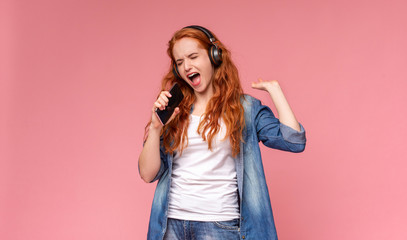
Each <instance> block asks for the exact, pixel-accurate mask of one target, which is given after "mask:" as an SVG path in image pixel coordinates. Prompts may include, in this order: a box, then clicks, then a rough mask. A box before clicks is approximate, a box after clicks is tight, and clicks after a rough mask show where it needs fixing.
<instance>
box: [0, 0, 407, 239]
mask: <svg viewBox="0 0 407 240" xmlns="http://www.w3.org/2000/svg"><path fill="white" fill-rule="evenodd" d="M144 2H145V1H139V2H136V1H124V0H120V1H106V0H103V1H100V0H98V1H96V0H93V1H91V0H87V1H79V0H78V1H51V0H39V1H28V0H21V1H13V2H12V1H11V0H10V1H2V3H1V4H0V9H2V10H0V11H1V12H0V27H1V39H0V43H1V44H0V45H1V47H0V50H1V54H0V55H1V56H0V61H1V66H0V70H1V73H0V74H1V75H0V77H1V87H0V88H1V89H0V95H1V97H0V100H1V102H0V107H1V112H2V114H0V115H1V116H0V121H1V125H0V126H1V128H0V135H1V137H0V143H1V145H0V151H1V153H0V154H1V155H0V157H1V162H0V164H1V165H0V214H1V216H0V224H1V225H0V239H5V240H26V239H36V240H37V239H38V240H40V239H41V240H48V239H50V240H51V239H58V240H72V239H78V240H81V239H98V240H103V239H106V240H110V239H129V240H130V239H145V236H146V232H147V222H148V217H149V211H150V206H151V200H152V197H153V191H154V188H155V184H145V183H144V182H142V181H141V179H140V178H139V176H138V171H137V158H138V155H139V153H140V151H141V147H142V137H143V128H144V125H145V124H146V122H147V121H148V119H149V113H150V109H151V107H152V103H153V101H154V98H155V96H156V94H157V91H158V89H159V82H160V79H161V77H162V76H163V74H164V73H165V71H166V70H167V68H168V66H169V59H168V58H167V56H166V53H165V50H166V44H167V41H168V40H169V38H170V36H171V34H172V33H173V32H174V31H176V30H177V29H179V28H181V27H183V26H186V25H189V24H200V25H203V26H206V27H208V28H209V29H211V30H212V31H214V32H215V33H216V34H217V35H218V36H219V38H220V39H221V40H222V41H223V42H224V43H225V44H226V45H227V46H229V48H230V50H231V51H232V53H233V58H234V60H235V62H236V64H237V65H238V67H239V69H240V74H241V77H242V81H243V86H244V89H245V91H246V92H247V93H250V94H252V95H254V96H256V97H258V98H260V99H262V100H263V101H264V103H267V104H271V100H270V99H269V98H268V97H267V95H266V94H264V93H262V92H258V91H255V90H252V89H250V82H251V81H253V80H255V79H256V78H257V77H263V78H264V79H278V80H279V81H280V83H281V85H282V86H283V89H284V91H285V92H286V95H287V97H288V99H289V102H290V103H291V105H292V107H293V109H294V111H295V112H296V115H297V117H298V119H299V120H300V122H301V123H303V125H304V126H305V128H306V130H307V137H308V145H307V148H306V150H305V152H304V153H301V154H291V153H285V152H279V151H274V150H270V149H266V148H263V157H264V164H265V167H266V175H267V181H268V184H269V189H270V194H271V200H272V205H273V208H274V214H275V220H276V224H277V230H278V233H279V237H280V239H283V240H286V239H292V240H298V239H305V240H307V239H309V240H311V239H312V240H326V239H330V240H336V239H338V240H339V239H373V240H374V239H400V240H401V239H407V231H406V225H407V207H406V205H405V204H406V202H407V190H406V186H407V177H406V169H407V164H406V161H405V160H406V154H407V150H406V147H405V146H404V145H405V144H403V143H405V142H406V141H405V137H406V135H407V127H406V126H407V125H406V120H405V119H406V117H407V108H406V102H407V95H406V94H405V93H404V92H405V91H406V90H407V81H406V80H407V67H406V66H407V45H406V42H407V26H406V25H407V17H406V14H405V13H406V12H407V5H406V3H405V1H403V0H399V1H398V0H387V1H385V0H373V1H364V0H357V1H350V0H349V1H340V0H337V1H320V0H307V1H305V0H288V1H282V0H275V1H247V2H245V3H236V1H229V3H225V1H213V0H211V1H205V2H203V1H199V2H197V1H157V0H153V1H150V3H149V4H146V3H144Z"/></svg>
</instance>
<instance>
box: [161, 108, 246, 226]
mask: <svg viewBox="0 0 407 240" xmlns="http://www.w3.org/2000/svg"><path fill="white" fill-rule="evenodd" d="M190 116H191V117H190V118H191V119H190V123H189V126H188V146H187V147H186V148H185V149H184V151H183V153H182V155H181V156H180V155H179V154H178V153H176V155H175V156H174V160H173V170H172V181H171V188H170V199H169V209H168V217H169V218H175V219H182V220H190V221H228V220H232V219H236V218H239V203H238V195H237V194H238V193H237V177H236V169H235V161H234V158H233V157H232V149H231V145H230V141H229V138H226V139H225V140H223V141H222V139H223V138H224V136H225V134H226V126H225V125H224V123H223V121H221V130H220V131H219V133H218V135H217V136H216V138H215V139H214V141H213V144H212V151H211V150H209V149H208V143H207V142H205V141H203V139H202V136H201V135H199V134H198V133H197V129H198V125H199V121H200V117H199V116H196V115H192V114H191V115H190Z"/></svg>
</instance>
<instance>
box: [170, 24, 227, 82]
mask: <svg viewBox="0 0 407 240" xmlns="http://www.w3.org/2000/svg"><path fill="white" fill-rule="evenodd" d="M185 28H193V29H196V30H199V31H201V32H203V33H205V35H206V36H207V37H208V38H209V41H211V43H212V46H211V47H210V48H209V49H208V54H209V59H210V60H211V63H212V64H213V65H214V66H215V67H218V66H219V65H220V64H221V63H222V49H220V48H219V47H218V44H217V43H216V42H217V41H216V39H215V37H214V36H213V35H212V33H211V32H210V31H209V30H208V29H206V28H204V27H201V26H198V25H191V26H187V27H184V28H183V29H185ZM172 72H173V73H174V75H175V76H176V77H178V78H179V79H182V77H181V75H180V74H179V72H178V67H177V64H176V63H175V62H174V64H173V67H172Z"/></svg>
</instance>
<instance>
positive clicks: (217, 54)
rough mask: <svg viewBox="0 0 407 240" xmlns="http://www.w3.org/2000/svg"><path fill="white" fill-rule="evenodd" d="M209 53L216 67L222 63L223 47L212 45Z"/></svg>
mask: <svg viewBox="0 0 407 240" xmlns="http://www.w3.org/2000/svg"><path fill="white" fill-rule="evenodd" d="M209 55H210V59H211V62H212V63H213V65H215V66H216V67H217V66H219V65H220V64H221V63H222V49H220V48H218V47H216V46H211V48H210V49H209Z"/></svg>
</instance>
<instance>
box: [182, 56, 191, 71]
mask: <svg viewBox="0 0 407 240" xmlns="http://www.w3.org/2000/svg"><path fill="white" fill-rule="evenodd" d="M191 68H192V66H191V64H190V62H189V60H187V59H185V61H184V70H185V72H186V73H188V72H189V71H190V70H191Z"/></svg>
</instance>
